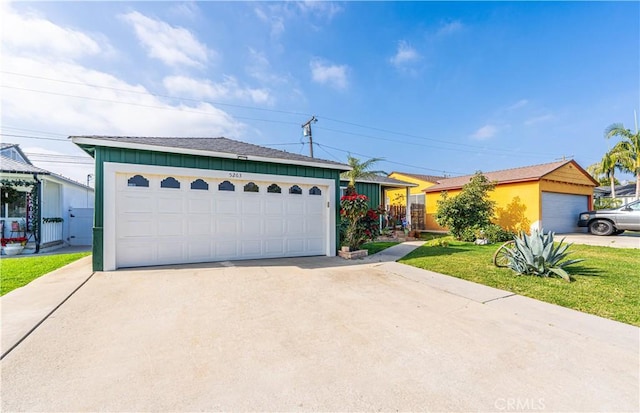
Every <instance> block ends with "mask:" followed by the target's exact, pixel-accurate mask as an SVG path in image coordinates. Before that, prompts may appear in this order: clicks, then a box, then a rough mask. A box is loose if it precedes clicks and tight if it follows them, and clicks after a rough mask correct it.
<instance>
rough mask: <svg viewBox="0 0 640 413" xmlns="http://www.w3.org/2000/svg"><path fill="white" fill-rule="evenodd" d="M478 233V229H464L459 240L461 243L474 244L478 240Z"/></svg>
mask: <svg viewBox="0 0 640 413" xmlns="http://www.w3.org/2000/svg"><path fill="white" fill-rule="evenodd" d="M478 232H479V230H478V228H476V227H467V228H464V229H463V230H462V231H460V235H459V239H460V241H464V242H473V241H475V240H476V238H477V237H476V233H478Z"/></svg>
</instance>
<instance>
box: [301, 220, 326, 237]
mask: <svg viewBox="0 0 640 413" xmlns="http://www.w3.org/2000/svg"><path fill="white" fill-rule="evenodd" d="M305 223H306V227H307V230H306V232H307V233H308V234H309V235H315V234H322V233H323V230H324V228H323V225H322V219H321V217H313V218H312V219H309V220H308V221H305Z"/></svg>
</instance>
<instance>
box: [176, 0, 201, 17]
mask: <svg viewBox="0 0 640 413" xmlns="http://www.w3.org/2000/svg"><path fill="white" fill-rule="evenodd" d="M170 11H171V13H172V14H174V15H175V16H180V17H185V18H187V19H190V20H194V19H196V18H198V17H200V8H199V7H198V4H197V3H196V2H195V1H185V2H182V3H176V4H174V5H173V6H172V7H171V9H170Z"/></svg>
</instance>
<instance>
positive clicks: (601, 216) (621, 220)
mask: <svg viewBox="0 0 640 413" xmlns="http://www.w3.org/2000/svg"><path fill="white" fill-rule="evenodd" d="M578 226H579V227H588V228H589V232H591V233H592V234H595V235H618V234H622V233H623V232H624V231H625V230H634V231H640V200H637V201H634V202H631V203H629V204H627V205H624V206H621V207H620V208H615V209H601V210H599V211H589V212H582V213H581V214H580V216H579V218H578Z"/></svg>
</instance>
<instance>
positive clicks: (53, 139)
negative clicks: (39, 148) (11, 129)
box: [0, 133, 69, 142]
mask: <svg viewBox="0 0 640 413" xmlns="http://www.w3.org/2000/svg"><path fill="white" fill-rule="evenodd" d="M0 136H8V137H10V138H27V139H41V140H44V141H57V142H69V140H68V139H55V138H45V137H41V136H28V135H13V134H9V133H0Z"/></svg>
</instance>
